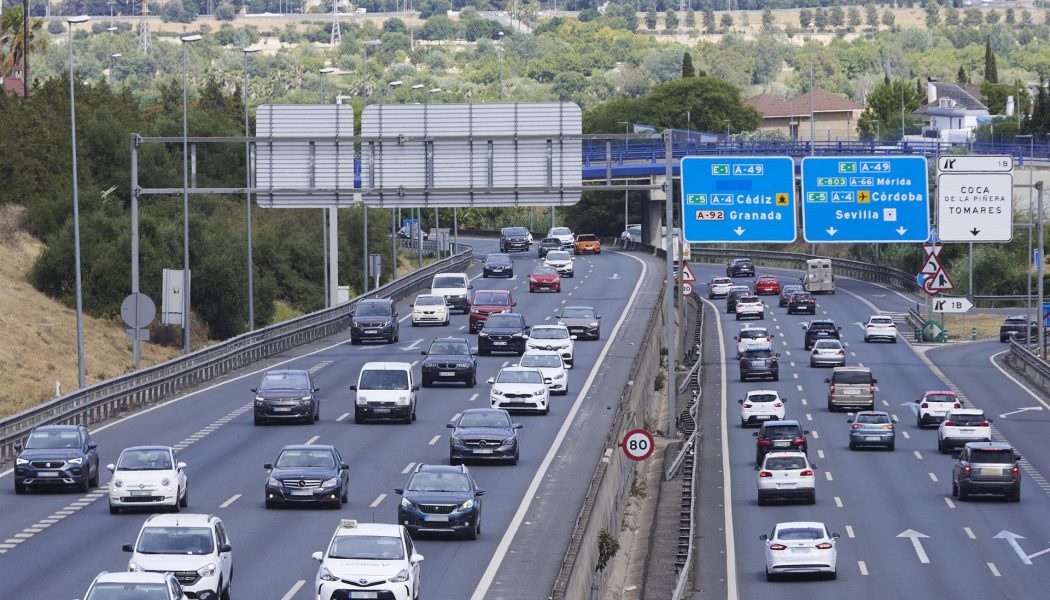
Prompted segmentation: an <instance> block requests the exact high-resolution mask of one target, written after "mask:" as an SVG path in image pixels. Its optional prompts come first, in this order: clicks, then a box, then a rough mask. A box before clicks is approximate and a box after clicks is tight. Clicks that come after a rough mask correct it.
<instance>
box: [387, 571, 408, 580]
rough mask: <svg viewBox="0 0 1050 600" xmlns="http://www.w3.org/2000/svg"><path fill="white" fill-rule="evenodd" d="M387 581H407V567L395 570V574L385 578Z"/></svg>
mask: <svg viewBox="0 0 1050 600" xmlns="http://www.w3.org/2000/svg"><path fill="white" fill-rule="evenodd" d="M387 581H388V582H390V583H403V582H405V581H408V569H401V570H400V571H398V572H397V575H394V576H393V577H391V578H390V579H387Z"/></svg>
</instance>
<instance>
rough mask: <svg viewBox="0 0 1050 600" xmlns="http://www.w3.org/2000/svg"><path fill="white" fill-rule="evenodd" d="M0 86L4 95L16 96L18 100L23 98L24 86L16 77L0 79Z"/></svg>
mask: <svg viewBox="0 0 1050 600" xmlns="http://www.w3.org/2000/svg"><path fill="white" fill-rule="evenodd" d="M0 86H2V87H3V90H4V93H6V94H11V95H12V96H18V97H19V98H21V97H23V96H25V91H26V88H25V85H23V83H22V80H21V79H19V78H18V77H0Z"/></svg>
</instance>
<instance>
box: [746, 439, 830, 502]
mask: <svg viewBox="0 0 1050 600" xmlns="http://www.w3.org/2000/svg"><path fill="white" fill-rule="evenodd" d="M816 468H817V465H815V464H810V462H809V459H808V458H806V455H805V454H803V453H802V452H770V453H769V454H767V455H766V458H765V459H764V460H763V462H762V465H761V466H759V465H755V470H756V471H758V505H759V506H763V505H764V504H766V503H767V502H769V501H770V500H802V501H804V502H805V503H806V504H816V503H817V491H816V490H817V482H816V477H814V476H813V470H814V469H816Z"/></svg>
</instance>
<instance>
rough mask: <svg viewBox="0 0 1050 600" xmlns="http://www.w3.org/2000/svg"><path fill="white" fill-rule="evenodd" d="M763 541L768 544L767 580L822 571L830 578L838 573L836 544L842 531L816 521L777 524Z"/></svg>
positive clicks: (765, 535) (822, 573) (762, 538)
mask: <svg viewBox="0 0 1050 600" xmlns="http://www.w3.org/2000/svg"><path fill="white" fill-rule="evenodd" d="M759 539H760V540H762V541H763V542H765V543H766V581H772V580H773V579H774V578H775V577H777V576H779V575H791V574H807V575H808V574H821V575H825V576H827V577H828V579H835V578H836V576H837V575H838V570H837V568H836V563H837V560H838V554H837V552H836V550H835V544H836V542H837V541H838V539H839V534H837V533H829V532H828V528H827V526H825V525H824V524H823V523H820V522H814V521H797V522H791V523H777V524H776V525H774V526H773V531H771V532H770V533H769V534H768V535H767V534H762V535H761V536H760V537H759Z"/></svg>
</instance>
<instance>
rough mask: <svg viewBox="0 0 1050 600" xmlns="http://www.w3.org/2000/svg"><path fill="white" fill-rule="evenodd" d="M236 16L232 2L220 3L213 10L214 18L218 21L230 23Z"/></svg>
mask: <svg viewBox="0 0 1050 600" xmlns="http://www.w3.org/2000/svg"><path fill="white" fill-rule="evenodd" d="M236 16H237V9H235V8H234V7H233V3H232V2H220V3H219V6H218V7H216V8H215V18H216V19H218V20H220V21H232V20H233V19H234V17H236Z"/></svg>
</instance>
